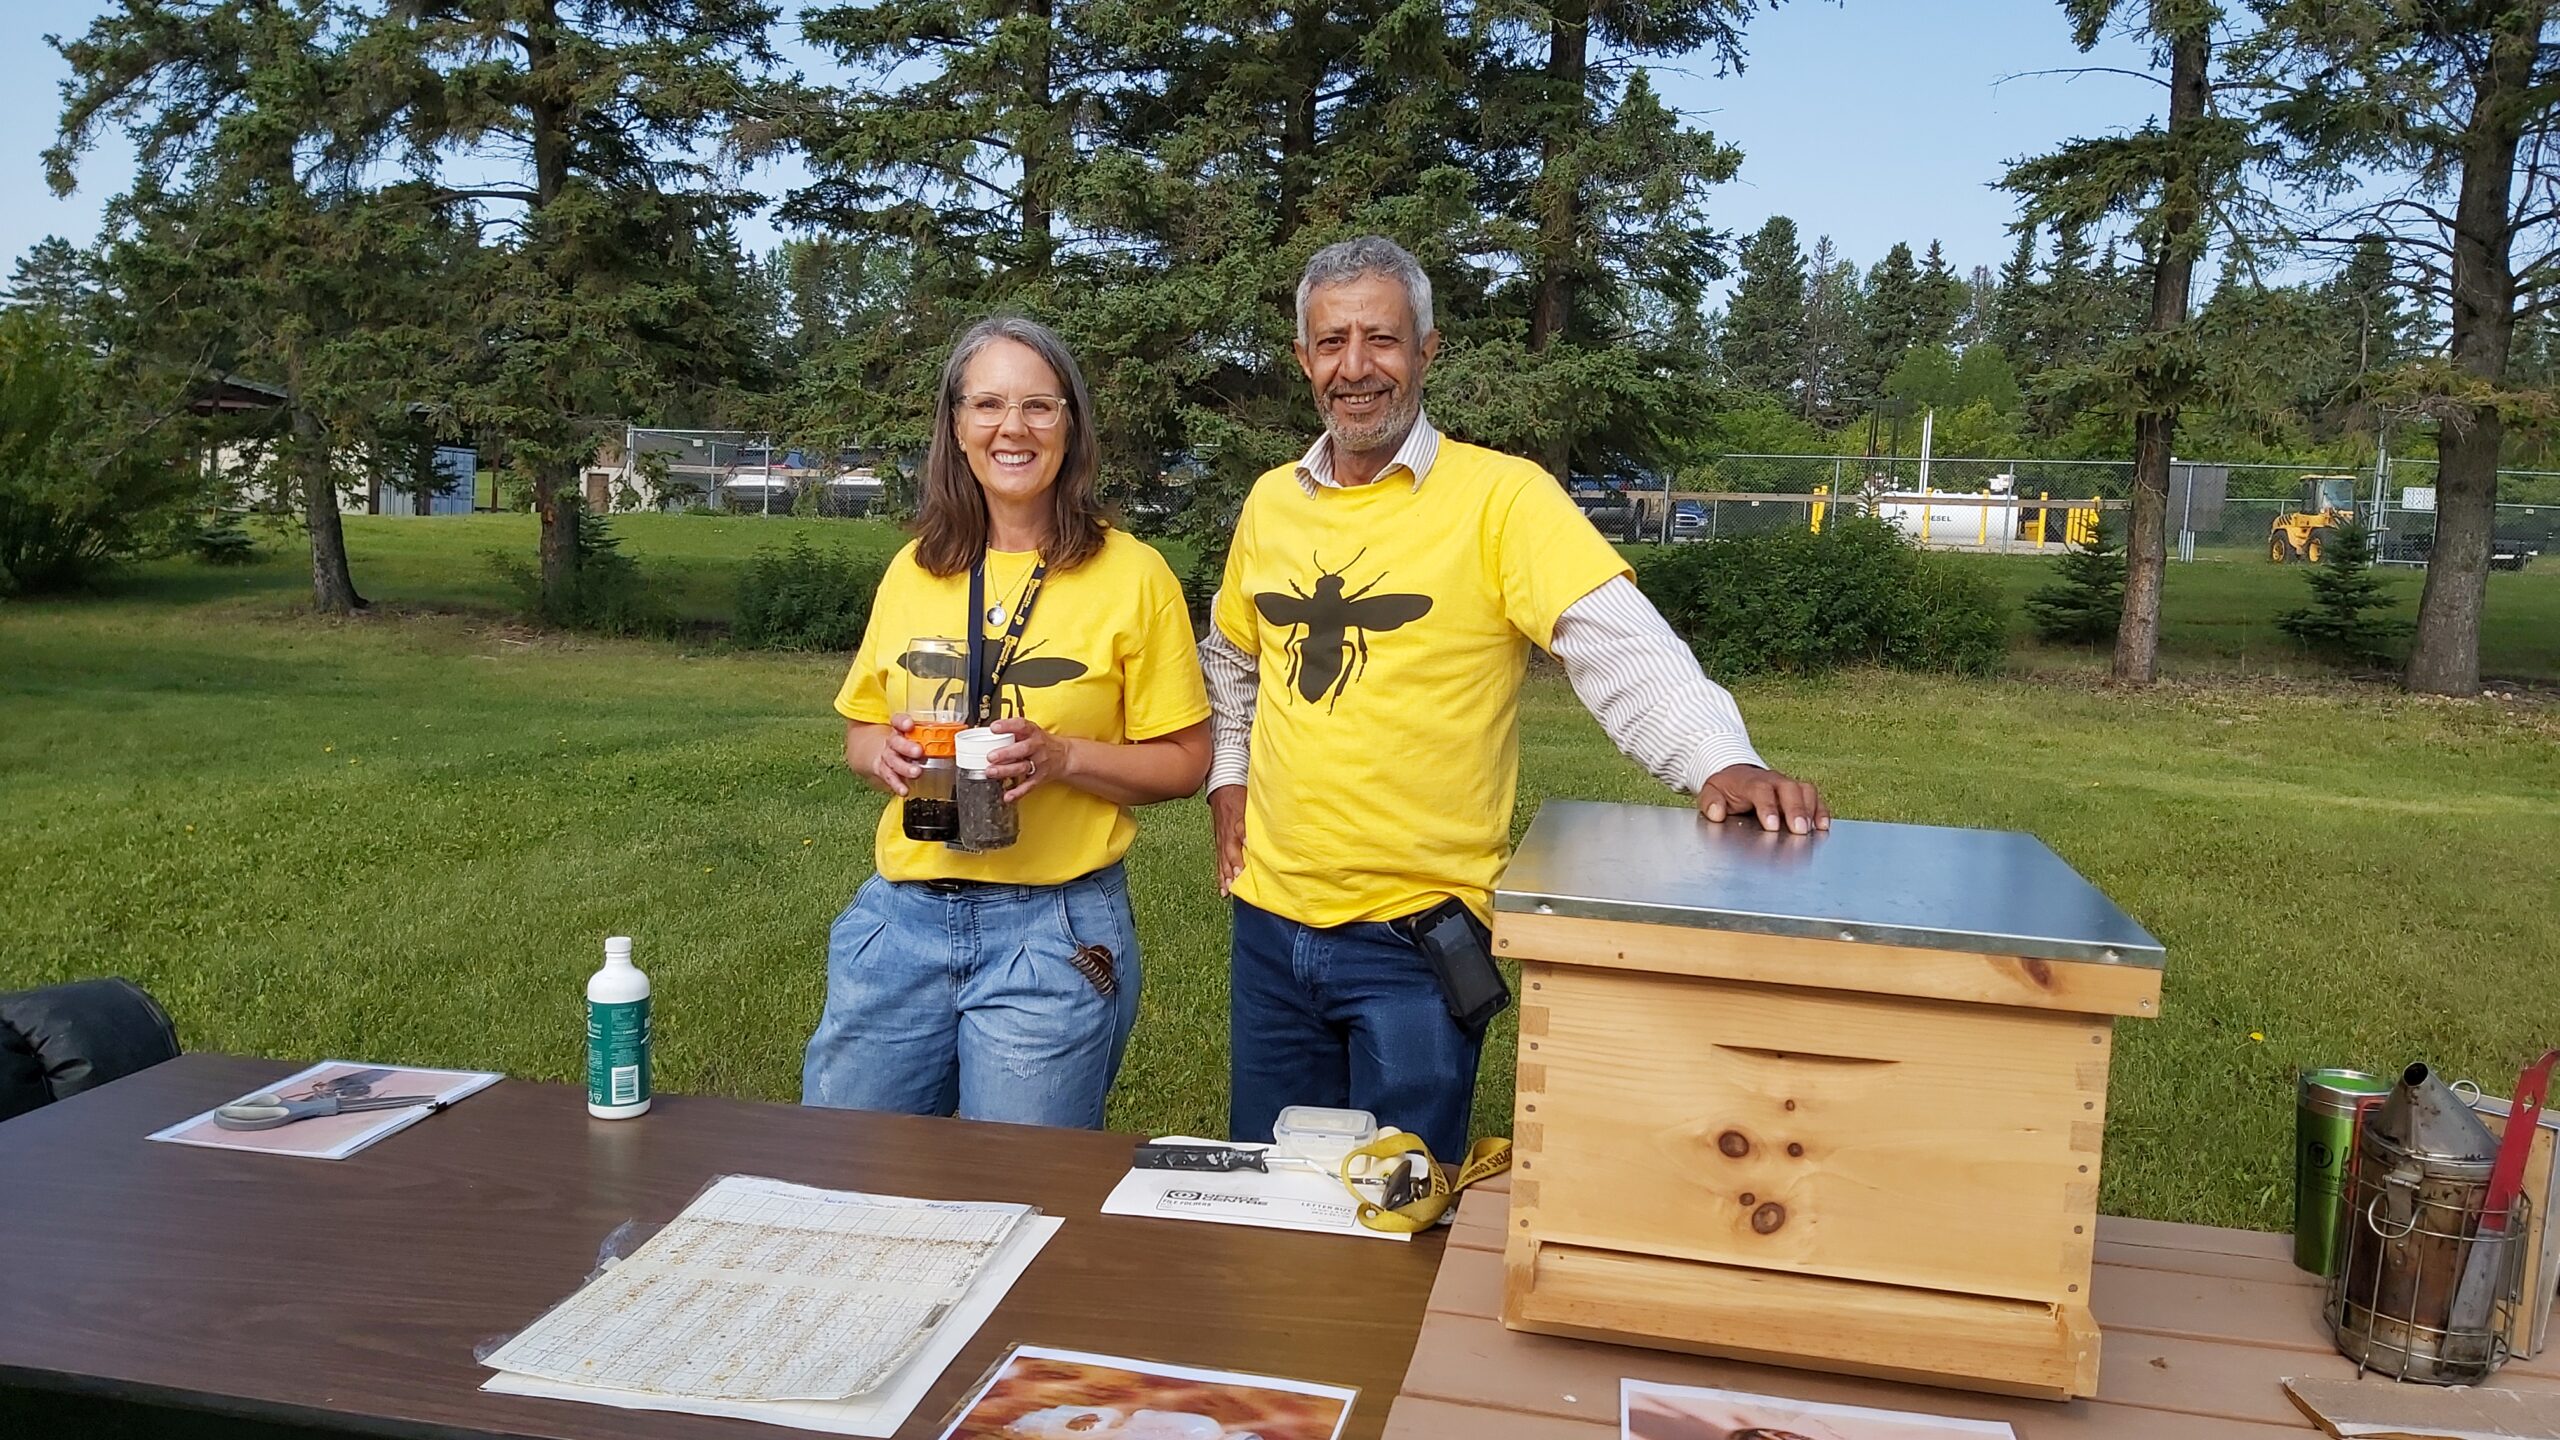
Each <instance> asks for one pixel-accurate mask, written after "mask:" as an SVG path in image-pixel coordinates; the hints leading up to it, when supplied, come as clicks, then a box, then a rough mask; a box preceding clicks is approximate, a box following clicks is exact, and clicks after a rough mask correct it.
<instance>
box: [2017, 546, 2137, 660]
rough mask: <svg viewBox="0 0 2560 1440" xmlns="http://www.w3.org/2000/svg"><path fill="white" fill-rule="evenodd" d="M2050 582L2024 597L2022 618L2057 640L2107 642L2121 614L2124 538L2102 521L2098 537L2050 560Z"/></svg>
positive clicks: (2061, 642) (2112, 637)
mask: <svg viewBox="0 0 2560 1440" xmlns="http://www.w3.org/2000/svg"><path fill="white" fill-rule="evenodd" d="M2053 568H2054V575H2055V578H2054V583H2052V584H2050V585H2047V586H2045V587H2044V588H2043V589H2040V590H2038V591H2036V592H2035V593H2034V594H2032V595H2029V596H2028V597H2027V620H2028V622H2029V623H2031V624H2033V625H2034V626H2035V627H2036V634H2038V635H2040V636H2042V637H2043V638H2045V639H2047V640H2050V641H2052V642H2054V643H2055V644H2057V645H2112V644H2114V643H2115V639H2116V628H2117V626H2118V625H2119V624H2120V623H2122V621H2123V619H2124V577H2125V553H2124V540H2123V538H2122V537H2121V536H2120V535H2118V534H2117V533H2116V527H2114V526H2113V525H2109V524H2105V523H2103V522H2102V523H2101V524H2100V526H2099V529H2098V542H2097V543H2096V544H2094V545H2074V546H2071V547H2070V548H2069V549H2067V550H2065V551H2064V552H2063V553H2062V556H2061V558H2060V559H2058V560H2056V561H2054V562H2053Z"/></svg>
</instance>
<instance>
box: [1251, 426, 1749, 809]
mask: <svg viewBox="0 0 2560 1440" xmlns="http://www.w3.org/2000/svg"><path fill="white" fill-rule="evenodd" d="M1439 453H1440V432H1439V431H1438V430H1437V429H1435V428H1433V426H1432V424H1431V421H1430V419H1429V418H1428V417H1427V416H1426V417H1423V418H1420V419H1417V420H1416V421H1415V422H1414V427H1413V432H1412V433H1411V434H1410V435H1408V436H1406V437H1405V442H1404V445H1403V446H1402V447H1401V448H1400V449H1399V450H1398V451H1397V452H1396V458H1395V459H1394V460H1392V461H1390V462H1388V465H1387V467H1386V469H1384V470H1382V471H1380V472H1379V473H1378V477H1377V480H1376V481H1375V482H1373V483H1379V484H1383V483H1385V482H1386V481H1387V480H1388V479H1390V478H1391V477H1395V476H1397V475H1399V474H1401V475H1402V476H1403V477H1404V478H1405V479H1407V480H1408V482H1409V483H1410V484H1412V486H1413V487H1414V488H1415V489H1417V490H1418V489H1420V488H1421V487H1422V483H1423V481H1424V480H1426V479H1428V478H1429V477H1430V474H1431V466H1432V462H1433V461H1434V460H1435V459H1436V458H1437V457H1438V455H1439ZM1298 483H1299V484H1300V485H1302V486H1304V487H1306V490H1307V493H1308V494H1310V495H1313V494H1314V493H1315V492H1316V488H1317V487H1318V486H1326V485H1339V484H1340V483H1341V482H1340V481H1338V480H1337V479H1336V478H1335V477H1334V473H1333V446H1332V443H1331V442H1330V441H1329V440H1327V439H1323V438H1319V439H1318V440H1317V441H1316V443H1315V444H1314V445H1313V446H1312V447H1310V448H1309V449H1308V451H1307V453H1306V456H1305V458H1303V459H1302V460H1300V461H1299V462H1298ZM1549 648H1550V649H1551V650H1552V652H1553V653H1554V655H1555V657H1556V659H1557V660H1558V661H1559V662H1561V663H1562V664H1563V666H1564V673H1565V679H1566V680H1567V681H1568V682H1569V683H1570V684H1571V685H1572V686H1573V693H1574V694H1575V695H1576V696H1577V697H1579V698H1580V699H1581V701H1582V703H1583V706H1584V707H1585V708H1586V709H1588V710H1590V712H1591V713H1592V715H1593V716H1594V717H1595V718H1596V719H1598V720H1599V722H1600V728H1601V729H1602V730H1604V731H1606V732H1607V733H1608V736H1609V739H1610V741H1611V742H1612V743H1613V744H1615V745H1616V746H1617V747H1618V749H1619V750H1621V751H1623V752H1625V754H1626V755H1627V756H1628V757H1629V758H1630V759H1632V760H1634V761H1635V762H1636V763H1637V764H1639V765H1642V766H1643V767H1644V768H1645V769H1646V770H1647V771H1649V772H1651V773H1652V775H1653V776H1654V778H1655V779H1658V780H1660V781H1661V782H1662V783H1664V784H1666V785H1670V786H1673V787H1675V788H1677V789H1679V790H1682V791H1685V792H1688V793H1690V794H1695V793H1696V792H1697V790H1698V787H1699V786H1700V785H1702V784H1704V783H1705V782H1706V779H1707V777H1708V776H1710V775H1713V774H1715V773H1716V772H1717V771H1719V770H1722V769H1724V768H1725V767H1726V766H1728V765H1759V764H1762V763H1763V762H1762V760H1761V759H1760V755H1759V752H1757V751H1755V750H1754V749H1752V748H1751V736H1750V733H1749V732H1748V731H1747V730H1746V729H1745V728H1744V727H1743V723H1742V711H1741V710H1740V709H1739V708H1738V707H1736V706H1735V705H1734V703H1733V696H1732V694H1731V693H1730V692H1729V691H1727V690H1726V689H1725V688H1724V687H1723V686H1721V685H1718V684H1717V683H1715V682H1714V681H1712V680H1710V679H1708V678H1707V677H1706V673H1705V672H1704V671H1702V670H1700V669H1699V668H1698V660H1697V657H1696V656H1695V655H1693V654H1691V653H1690V651H1689V647H1688V646H1687V645H1684V644H1682V643H1681V641H1680V637H1679V636H1677V635H1675V634H1673V633H1672V630H1671V626H1670V624H1669V623H1668V622H1666V621H1665V620H1664V619H1663V618H1662V613H1661V612H1660V611H1658V610H1656V609H1654V608H1653V602H1652V601H1650V600H1647V599H1646V598H1645V596H1644V592H1643V591H1641V590H1638V589H1637V588H1636V584H1635V582H1634V581H1633V580H1630V579H1628V578H1627V577H1626V576H1624V575H1619V576H1616V577H1614V578H1612V579H1610V580H1609V581H1607V582H1606V583H1604V584H1602V585H1601V586H1599V587H1598V588H1597V589H1595V590H1593V591H1592V592H1591V593H1590V594H1588V595H1585V596H1583V597H1582V598H1581V599H1579V600H1577V601H1575V602H1574V603H1573V604H1572V605H1570V606H1567V607H1566V609H1565V611H1564V613H1563V614H1562V615H1561V616H1559V617H1557V620H1556V626H1555V635H1554V643H1553V644H1552V645H1551V646H1550V647H1549ZM1200 663H1201V668H1202V669H1203V670H1204V671H1206V672H1207V674H1208V680H1209V704H1210V707H1211V710H1212V712H1213V713H1212V719H1211V721H1210V727H1211V735H1212V739H1213V742H1214V744H1213V752H1212V756H1213V758H1212V759H1211V762H1210V766H1209V788H1210V789H1211V790H1217V789H1220V788H1222V787H1225V786H1228V785H1241V784H1243V783H1245V776H1246V772H1247V770H1248V768H1249V765H1250V761H1249V758H1248V757H1249V753H1250V751H1251V748H1252V738H1253V711H1254V700H1255V692H1256V686H1257V683H1258V678H1259V677H1258V676H1257V674H1256V670H1257V667H1256V664H1255V661H1254V657H1252V656H1251V655H1248V654H1246V653H1245V652H1244V651H1242V650H1240V649H1237V648H1236V646H1235V645H1234V643H1233V642H1231V641H1229V640H1228V639H1227V638H1226V636H1224V635H1222V634H1220V633H1219V632H1218V629H1217V627H1215V626H1211V627H1209V631H1208V634H1207V636H1206V638H1204V639H1203V640H1202V641H1201V642H1200Z"/></svg>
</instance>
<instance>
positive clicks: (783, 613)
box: [729, 535, 880, 652]
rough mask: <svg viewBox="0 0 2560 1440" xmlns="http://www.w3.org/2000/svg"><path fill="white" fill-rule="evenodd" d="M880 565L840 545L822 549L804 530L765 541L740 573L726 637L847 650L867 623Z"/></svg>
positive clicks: (773, 646) (759, 644) (768, 645)
mask: <svg viewBox="0 0 2560 1440" xmlns="http://www.w3.org/2000/svg"><path fill="white" fill-rule="evenodd" d="M879 588H880V566H879V565H877V564H876V563H872V562H869V561H864V560H857V559H855V558H854V557H853V556H852V555H851V554H849V553H848V552H846V551H845V550H844V549H843V547H841V546H838V547H835V548H832V549H827V550H820V549H819V548H818V547H817V546H815V545H812V544H810V543H809V537H807V536H806V535H796V536H793V537H792V540H791V543H790V544H789V545H787V546H781V547H774V546H767V547H766V548H764V549H762V550H759V551H757V552H756V553H755V555H754V557H753V558H751V559H749V560H748V561H747V568H746V571H745V573H744V574H742V575H741V576H739V578H738V609H737V618H736V620H735V622H734V623H733V624H732V626H731V628H730V631H729V633H730V636H731V638H733V639H735V640H736V641H737V642H738V643H739V644H741V645H751V646H754V647H756V648H758V649H762V650H832V651H845V652H849V651H851V650H852V649H854V647H856V646H858V645H860V644H861V643H862V630H863V627H864V626H865V625H868V624H869V623H871V597H872V594H873V592H875V591H877V590H878V589H879Z"/></svg>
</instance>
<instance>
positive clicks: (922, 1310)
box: [484, 1175, 1034, 1401]
mask: <svg viewBox="0 0 2560 1440" xmlns="http://www.w3.org/2000/svg"><path fill="white" fill-rule="evenodd" d="M1033 1213H1034V1212H1033V1211H1032V1210H1031V1209H1030V1207H1028V1206H1024V1205H972V1204H960V1203H956V1202H950V1201H938V1200H909V1199H904V1198H901V1197H896V1196H884V1195H862V1194H856V1193H853V1192H850V1191H835V1190H818V1189H813V1188H811V1187H809V1186H806V1185H790V1184H785V1183H784V1182H782V1181H779V1180H765V1179H759V1178H756V1177H753V1176H741V1175H731V1176H725V1177H723V1178H721V1179H720V1180H718V1181H717V1182H715V1183H714V1184H713V1185H712V1186H711V1187H710V1188H709V1189H706V1190H705V1191H703V1192H702V1193H701V1194H700V1195H698V1196H696V1197H694V1200H693V1203H692V1204H690V1205H687V1206H686V1207H685V1208H684V1212H683V1213H682V1214H680V1215H678V1216H677V1217H676V1218H675V1219H674V1220H672V1221H670V1222H669V1223H668V1225H667V1227H666V1228H665V1229H663V1230H661V1231H659V1232H658V1233H657V1234H656V1235H654V1236H652V1237H650V1239H649V1241H648V1243H647V1244H644V1245H642V1246H641V1247H640V1248H639V1250H637V1251H635V1252H634V1253H633V1254H632V1255H631V1256H630V1257H629V1258H628V1259H625V1260H623V1261H621V1262H620V1263H618V1264H616V1265H614V1266H612V1267H611V1268H609V1269H607V1270H606V1271H605V1272H604V1273H603V1274H601V1275H598V1276H596V1277H595V1278H594V1279H592V1280H590V1281H588V1282H587V1284H586V1285H584V1286H582V1287H581V1288H580V1289H579V1290H578V1292H577V1293H576V1294H574V1295H572V1296H570V1297H569V1298H568V1299H567V1300H565V1301H562V1302H561V1303H560V1304H559V1305H557V1306H555V1307H553V1308H552V1310H551V1311H550V1312H549V1313H548V1314H545V1315H544V1316H542V1318H540V1319H538V1320H536V1321H534V1322H533V1323H532V1324H531V1325H528V1326H526V1327H525V1328H524V1329H523V1330H522V1331H521V1332H519V1333H518V1334H517V1335H516V1336H515V1338H514V1339H512V1340H509V1341H508V1342H507V1343H506V1344H504V1345H502V1346H500V1347H499V1348H498V1349H497V1350H496V1351H494V1352H492V1353H491V1354H490V1355H489V1356H487V1357H486V1360H485V1361H484V1363H486V1364H487V1365H488V1366H489V1367H490V1368H491V1369H495V1370H505V1371H511V1372H513V1373H515V1374H519V1375H530V1376H532V1377H534V1378H536V1379H542V1380H554V1381H563V1382H566V1383H569V1384H577V1385H601V1386H606V1387H609V1388H611V1389H616V1390H638V1391H644V1392H649V1393H654V1394H664V1395H683V1396H690V1397H693V1398H697V1399H719V1400H757V1401H769V1400H843V1399H848V1398H852V1397H856V1396H861V1395H866V1394H869V1393H870V1392H871V1391H873V1390H875V1389H877V1388H878V1387H879V1386H880V1385H882V1384H883V1383H885V1382H886V1381H887V1380H888V1378H889V1377H890V1376H891V1375H892V1374H894V1373H895V1372H896V1371H897V1369H898V1368H899V1367H900V1366H901V1365H903V1364H905V1363H906V1361H907V1360H908V1359H910V1358H911V1357H913V1356H914V1354H915V1353H916V1351H917V1350H918V1349H920V1348H921V1347H922V1346H923V1344H924V1342H925V1341H926V1340H927V1339H929V1338H930V1337H931V1336H932V1334H933V1331H934V1329H935V1327H936V1326H938V1325H939V1324H940V1323H941V1322H942V1319H943V1316H944V1315H945V1314H946V1313H947V1312H948V1311H949V1310H950V1309H951V1308H952V1307H953V1306H955V1305H957V1304H958V1303H959V1302H960V1300H961V1299H962V1298H963V1297H964V1296H965V1295H966V1294H967V1292H968V1290H969V1287H970V1286H971V1285H972V1284H974V1283H975V1282H976V1280H977V1277H978V1275H979V1274H980V1273H981V1272H982V1271H983V1270H984V1269H985V1267H986V1265H987V1263H988V1262H989V1261H990V1260H992V1259H993V1258H994V1256H995V1255H996V1253H997V1252H998V1251H999V1250H1001V1249H1002V1248H1003V1246H1004V1243H1005V1241H1006V1240H1007V1239H1009V1238H1011V1236H1012V1234H1013V1232H1014V1231H1015V1230H1016V1229H1018V1228H1019V1227H1020V1225H1021V1223H1022V1222H1023V1221H1024V1220H1026V1219H1029V1218H1030V1217H1031V1215H1032V1214H1033Z"/></svg>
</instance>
